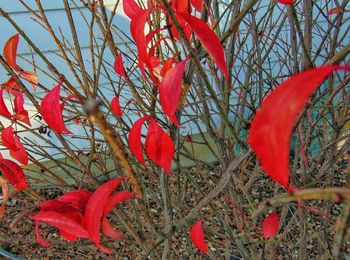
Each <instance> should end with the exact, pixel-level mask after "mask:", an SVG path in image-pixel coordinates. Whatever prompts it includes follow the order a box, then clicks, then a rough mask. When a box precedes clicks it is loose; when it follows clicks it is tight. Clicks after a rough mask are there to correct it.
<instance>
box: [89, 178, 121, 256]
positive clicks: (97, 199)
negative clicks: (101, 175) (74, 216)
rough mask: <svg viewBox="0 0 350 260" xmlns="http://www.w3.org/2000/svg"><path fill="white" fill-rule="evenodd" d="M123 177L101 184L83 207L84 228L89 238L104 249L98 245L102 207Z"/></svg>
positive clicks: (98, 245)
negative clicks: (84, 207)
mask: <svg viewBox="0 0 350 260" xmlns="http://www.w3.org/2000/svg"><path fill="white" fill-rule="evenodd" d="M123 180H124V178H117V179H113V180H110V181H107V182H106V183H104V184H102V185H101V186H100V187H99V188H98V189H97V190H96V191H95V192H94V193H93V194H92V195H91V197H90V199H89V200H88V202H87V204H86V209H85V222H86V228H87V230H88V232H89V235H90V238H91V240H92V241H93V242H94V243H95V244H96V246H97V247H99V248H100V249H101V250H104V248H103V247H101V245H100V241H101V240H100V239H101V238H100V232H99V231H100V227H101V218H102V214H103V209H104V207H105V206H106V204H107V203H108V198H109V196H110V195H111V193H112V192H113V191H114V190H115V189H116V188H117V187H118V186H119V184H120V183H121V182H122V181H123Z"/></svg>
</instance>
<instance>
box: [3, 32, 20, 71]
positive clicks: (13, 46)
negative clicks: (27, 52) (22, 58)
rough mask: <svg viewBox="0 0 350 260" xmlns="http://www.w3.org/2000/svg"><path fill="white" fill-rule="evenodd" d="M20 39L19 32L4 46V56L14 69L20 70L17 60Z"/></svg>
mask: <svg viewBox="0 0 350 260" xmlns="http://www.w3.org/2000/svg"><path fill="white" fill-rule="evenodd" d="M18 41H19V34H18V33H17V34H15V35H13V36H12V37H11V38H9V39H8V40H7V42H6V43H5V46H4V58H5V60H6V62H7V64H8V65H10V66H11V67H12V68H13V69H14V70H19V68H18V65H17V62H16V58H17V47H18Z"/></svg>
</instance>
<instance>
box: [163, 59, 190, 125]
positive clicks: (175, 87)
mask: <svg viewBox="0 0 350 260" xmlns="http://www.w3.org/2000/svg"><path fill="white" fill-rule="evenodd" d="M186 62H187V59H186V60H183V61H181V62H179V63H178V64H176V65H175V67H173V68H172V69H171V70H169V71H168V73H167V74H166V76H165V77H164V78H163V79H162V81H161V83H160V85H159V98H160V104H161V105H162V108H163V110H164V112H165V114H166V115H167V116H169V118H170V119H172V120H173V122H174V124H175V125H179V122H178V121H177V119H176V116H175V112H176V110H177V109H178V103H179V99H180V96H181V90H182V82H183V74H184V71H185V67H186ZM174 119H175V120H174Z"/></svg>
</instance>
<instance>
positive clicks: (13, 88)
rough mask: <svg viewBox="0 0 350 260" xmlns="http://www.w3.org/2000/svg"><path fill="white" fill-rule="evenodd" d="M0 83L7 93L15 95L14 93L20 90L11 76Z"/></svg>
mask: <svg viewBox="0 0 350 260" xmlns="http://www.w3.org/2000/svg"><path fill="white" fill-rule="evenodd" d="M1 85H2V86H3V87H4V89H5V90H6V91H7V92H8V93H11V94H14V95H16V93H18V92H19V91H20V90H19V87H18V84H17V82H16V81H15V79H14V78H13V77H11V78H10V79H9V80H8V81H6V82H5V83H2V84H1Z"/></svg>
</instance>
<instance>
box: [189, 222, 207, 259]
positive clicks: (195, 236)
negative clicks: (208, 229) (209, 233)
mask: <svg viewBox="0 0 350 260" xmlns="http://www.w3.org/2000/svg"><path fill="white" fill-rule="evenodd" d="M190 239H191V241H192V243H193V244H194V245H195V247H196V248H198V249H199V250H200V251H201V252H202V253H204V254H208V245H207V244H206V243H205V241H204V231H203V219H200V220H198V221H197V222H196V223H195V224H194V225H193V226H192V228H191V231H190Z"/></svg>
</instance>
